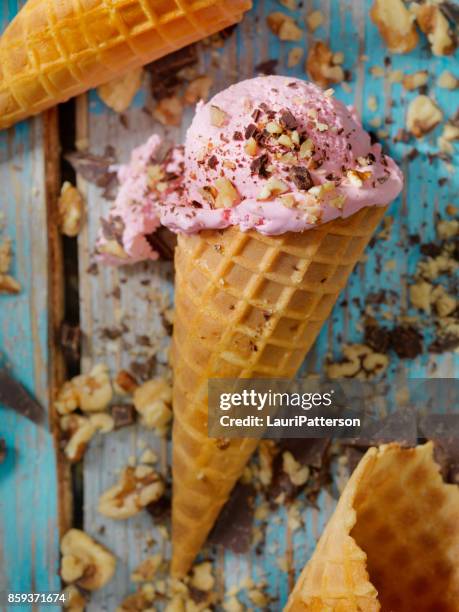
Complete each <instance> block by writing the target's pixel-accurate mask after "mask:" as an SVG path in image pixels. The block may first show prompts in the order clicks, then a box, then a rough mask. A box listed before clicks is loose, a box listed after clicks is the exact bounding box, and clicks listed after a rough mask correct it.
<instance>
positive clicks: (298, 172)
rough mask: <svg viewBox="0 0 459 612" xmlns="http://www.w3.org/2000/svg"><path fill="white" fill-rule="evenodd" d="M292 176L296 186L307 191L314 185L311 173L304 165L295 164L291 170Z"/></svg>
mask: <svg viewBox="0 0 459 612" xmlns="http://www.w3.org/2000/svg"><path fill="white" fill-rule="evenodd" d="M290 178H291V179H292V181H293V182H294V183H295V185H296V187H298V189H301V190H302V191H307V190H308V189H311V187H313V186H314V182H313V180H312V177H311V174H310V172H309V170H308V169H307V168H305V167H304V166H293V168H292V169H291V170H290Z"/></svg>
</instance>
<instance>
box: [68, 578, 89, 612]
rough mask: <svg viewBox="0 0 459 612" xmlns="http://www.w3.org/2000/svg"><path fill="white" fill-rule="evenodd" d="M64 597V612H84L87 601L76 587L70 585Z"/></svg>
mask: <svg viewBox="0 0 459 612" xmlns="http://www.w3.org/2000/svg"><path fill="white" fill-rule="evenodd" d="M63 595H64V596H65V604H64V610H67V612H84V609H85V607H86V603H87V601H86V598H85V597H84V596H83V594H82V593H81V591H80V590H79V589H78V588H77V587H76V586H74V585H73V584H70V585H69V586H68V587H66V588H65V589H64V590H63Z"/></svg>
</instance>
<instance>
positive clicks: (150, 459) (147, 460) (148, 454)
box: [140, 448, 158, 465]
mask: <svg viewBox="0 0 459 612" xmlns="http://www.w3.org/2000/svg"><path fill="white" fill-rule="evenodd" d="M157 462H158V455H157V454H156V453H155V452H154V451H153V450H151V449H150V448H146V449H145V450H144V451H143V453H142V455H141V457H140V463H144V464H145V465H154V464H155V463H157Z"/></svg>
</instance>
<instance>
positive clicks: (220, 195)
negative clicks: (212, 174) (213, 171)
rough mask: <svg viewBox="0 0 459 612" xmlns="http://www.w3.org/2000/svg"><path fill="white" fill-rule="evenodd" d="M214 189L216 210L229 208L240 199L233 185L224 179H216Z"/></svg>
mask: <svg viewBox="0 0 459 612" xmlns="http://www.w3.org/2000/svg"><path fill="white" fill-rule="evenodd" d="M214 187H215V189H216V191H217V195H216V198H215V206H216V207H217V208H231V207H232V206H234V205H235V204H237V203H238V202H239V201H240V199H241V198H240V196H239V193H238V192H237V189H236V188H235V187H234V185H233V183H232V182H231V181H230V180H229V179H227V178H225V177H220V178H218V179H217V180H216V181H215V182H214Z"/></svg>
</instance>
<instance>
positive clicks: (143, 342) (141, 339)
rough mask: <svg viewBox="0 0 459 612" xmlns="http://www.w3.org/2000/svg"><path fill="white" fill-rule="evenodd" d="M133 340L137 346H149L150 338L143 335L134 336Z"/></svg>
mask: <svg viewBox="0 0 459 612" xmlns="http://www.w3.org/2000/svg"><path fill="white" fill-rule="evenodd" d="M135 341H136V342H137V344H138V345H139V346H151V340H150V338H149V337H148V336H145V335H141V336H136V337H135Z"/></svg>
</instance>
